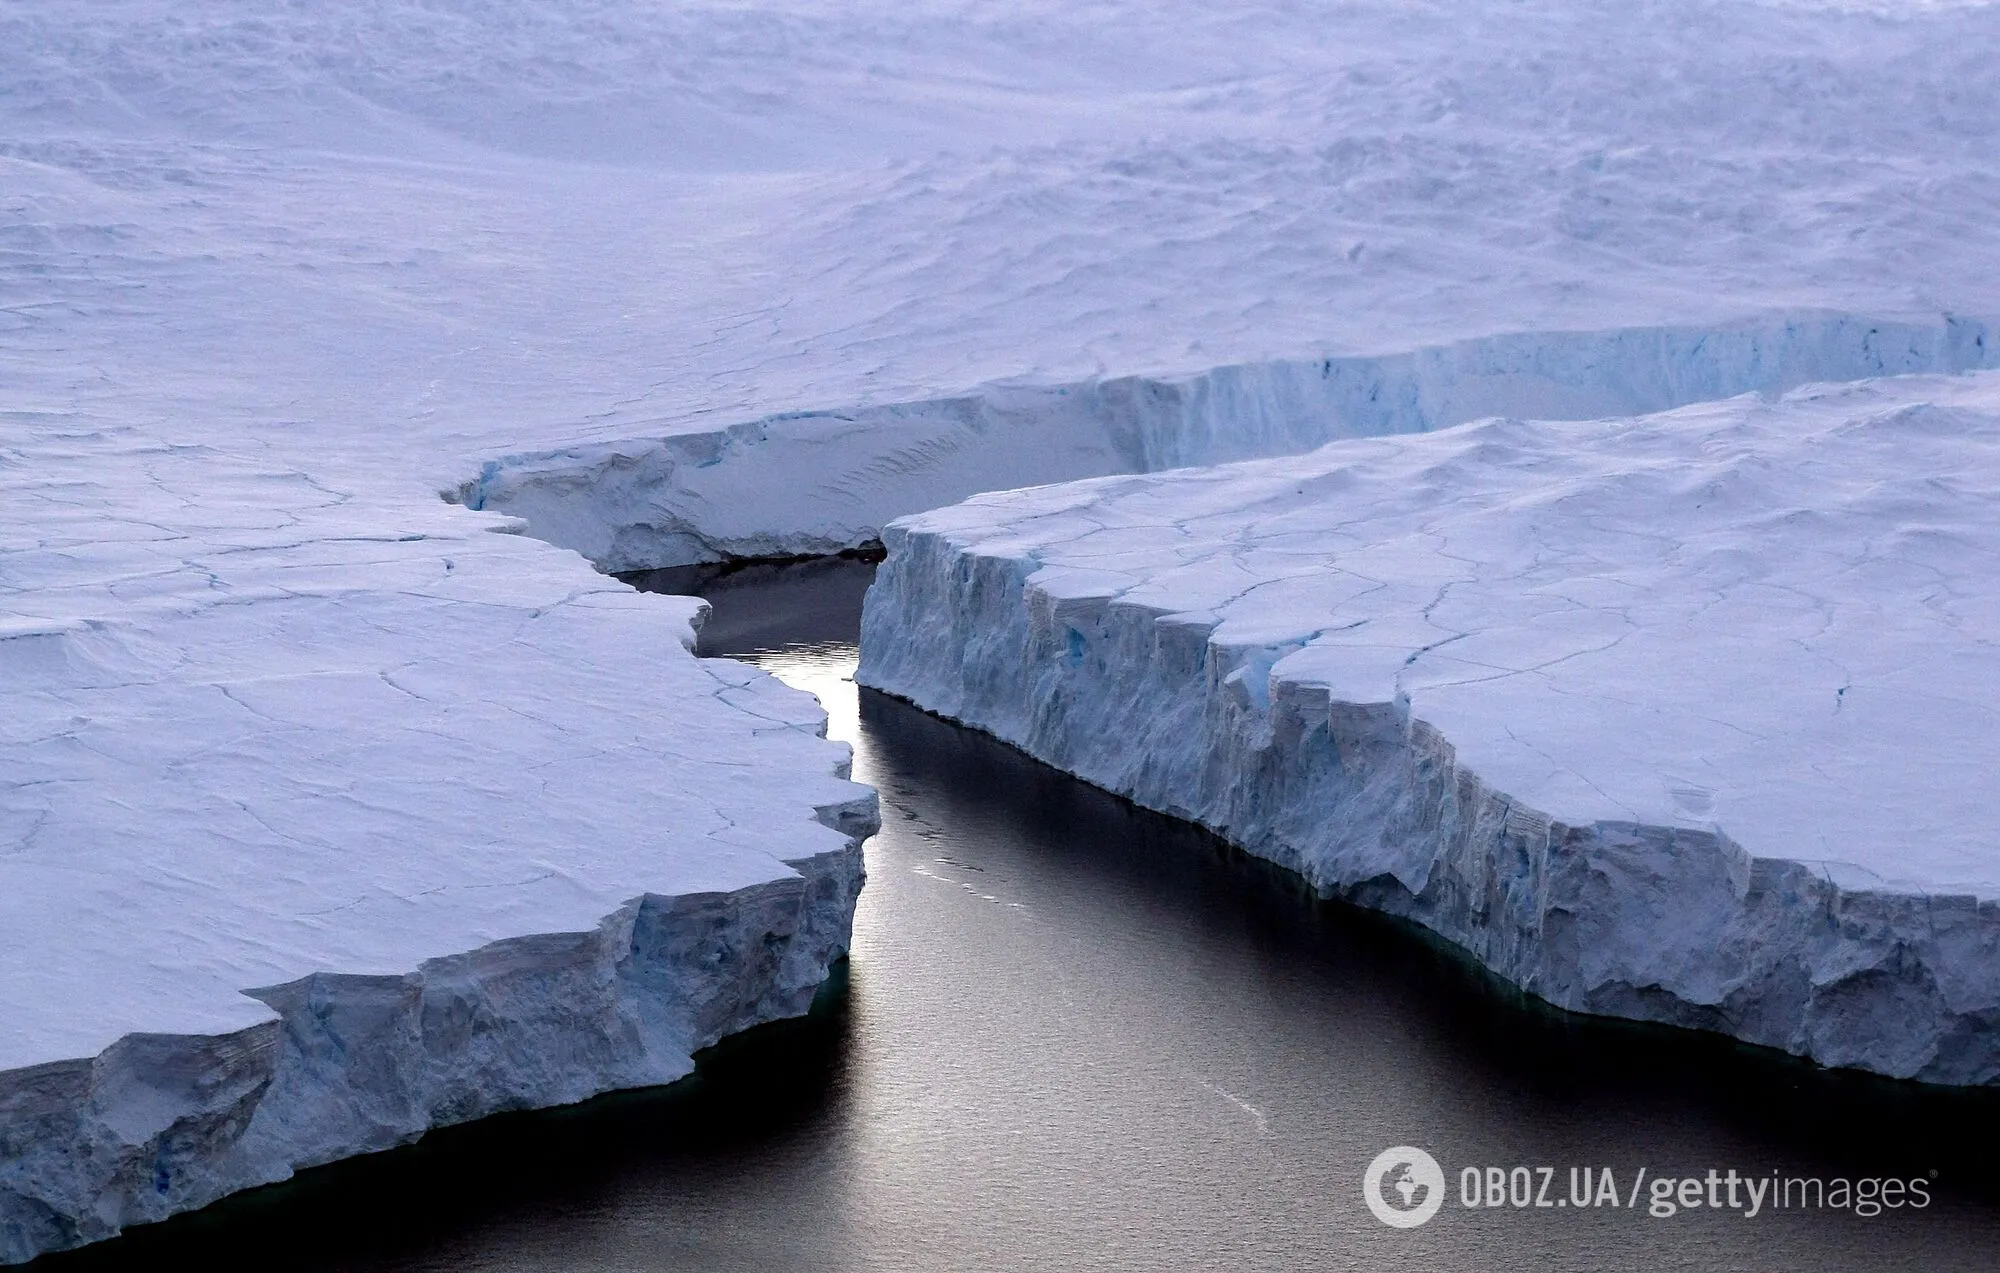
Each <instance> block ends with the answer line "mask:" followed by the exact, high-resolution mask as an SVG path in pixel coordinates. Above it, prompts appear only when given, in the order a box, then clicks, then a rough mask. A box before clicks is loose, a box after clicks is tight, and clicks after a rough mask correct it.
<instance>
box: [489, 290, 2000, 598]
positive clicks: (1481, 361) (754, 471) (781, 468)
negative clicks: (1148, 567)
mask: <svg viewBox="0 0 2000 1273" xmlns="http://www.w3.org/2000/svg"><path fill="white" fill-rule="evenodd" d="M1994 365H2000V337H1996V336H1995V334H1994V332H1993V329H1992V328H1991V327H1990V326H1989V324H1988V323H1986V322H1984V321H1981V320H1978V319H1970V318H1954V317H1949V316H1944V317H1939V318H1937V319H1934V320H1930V321H1892V320H1883V319H1871V318H1866V317H1860V316H1855V315H1847V314H1795V315H1780V316H1774V317H1771V318H1767V319H1764V320H1762V321H1758V322H1745V323H1737V324H1728V325H1724V326H1721V327H1719V328H1638V329H1628V330H1617V331H1606V332H1539V333H1525V334H1521V335H1515V336H1506V337H1494V338H1488V339H1482V340H1474V341H1466V342H1462V343H1459V344H1455V345H1449V346H1443V347H1436V348H1428V349H1420V350H1416V351H1414V352H1410V353H1403V354H1393V355H1387V356H1383V357H1373V358H1322V359H1315V360H1304V361H1281V362H1270V363H1256V364H1248V365H1243V366H1230V367H1219V368H1215V369H1213V370H1210V371H1207V372H1204V373H1201V374H1198V375H1192V376H1185V377H1176V378H1154V377H1146V376H1126V377H1119V378H1115V379H1106V380H1089V381H1080V382H1077V383H1075V384H1066V385H1056V386H1045V387H1037V386H1028V385H996V386H991V387H988V388H986V389H983V390H981V391H979V392H976V393H972V394H968V395H964V396H958V397H950V398H941V399H937V400H934V401H928V402H910V403H898V404H895V405H892V406H884V407H870V408H860V409H855V410H851V411H828V412H804V413H791V414H786V415H778V416H772V417H769V418H767V419H762V420H755V421H751V422H748V423H744V424H739V425H734V426H731V427H728V428H725V429H721V430H717V431H714V432H704V433H685V434H678V435H675V436H671V437H666V438H661V439H657V440H645V439H634V440H630V441H626V442H617V443H607V444H601V445H596V446H584V447H569V448H564V449H561V450H557V451H550V452H540V453H531V454H523V455H515V456H509V457H507V458H505V459H503V460H497V461H493V462H490V463H488V464H486V465H485V466H484V468H483V470H482V472H481V474H480V476H479V477H477V478H476V479H473V480H470V481H467V482H465V483H464V484H462V485H461V486H460V487H459V488H458V489H457V490H456V491H454V492H452V498H454V499H456V500H458V501H459V502H462V503H464V504H466V505H468V506H470V507H472V508H481V509H492V510H496V511H501V512H506V513H509V514H512V515H515V516H519V517H521V518H523V519H524V520H525V521H526V522H527V524H528V528H529V532H530V533H531V534H534V535H535V536H537V537H538V538H542V539H546V540H548V541H549V542H551V543H555V544H561V545H562V546H564V547H567V548H574V549H576V550H577V551H578V552H580V553H582V554H583V555H584V556H586V557H588V558H590V559H591V560H592V561H594V562H596V563H597V564H598V566H599V567H600V568H602V569H605V570H609V571H626V570H638V569H644V568H648V567H653V566H665V565H681V564H686V563H691V562H699V561H721V560H727V559H729V558H732V557H766V556H793V555H798V556H805V555H812V554H821V553H835V552H840V551H842V550H844V549H848V548H855V547H858V546H860V545H862V544H866V543H870V542H872V541H874V540H876V539H877V538H879V536H880V534H881V528H882V527H883V526H885V525H887V524H888V523H889V522H890V521H891V520H893V519H895V518H897V517H900V516H903V515H905V514H907V513H914V512H920V511H922V510H924V509H927V508H937V507H940V506H942V505H944V504H949V503H953V502H955V501H957V500H960V499H964V498H965V497H967V496H969V495H975V494H978V493H979V492H981V491H990V490H1005V489H1008V488H1010V487H1018V486H1033V485H1038V484H1042V483H1047V482H1057V481H1067V480H1072V479H1076V478H1083V477H1098V476H1104V475H1107V474H1113V473H1150V472H1157V471H1159V470H1161V469H1169V468H1178V467H1182V466H1185V465H1193V464H1214V463H1219V462H1223V461H1229V460H1240V459H1250V458H1255V457H1258V456H1273V455H1295V454H1298V453H1299V452H1302V451H1308V450H1311V449H1313V448H1314V447H1317V446H1320V445H1322V444H1324V443H1326V442H1329V441H1332V440H1334V439H1336V438H1352V437H1373V436H1377V435H1381V434H1391V433H1416V432H1422V431H1425V430H1429V429H1436V428H1441V427H1444V426H1447V425H1452V424H1460V423H1463V422H1465V421H1467V420H1473V419H1478V418H1480V417H1482V416H1488V415H1497V414H1518V415H1525V416H1534V417H1541V418H1553V419H1593V418H1598V417H1602V416H1605V415H1610V414H1618V413H1636V412H1642V411H1656V410H1662V409H1665V408H1668V407H1675V406H1682V405H1685V404H1688V403H1692V402H1704V401H1710V400H1713V399H1716V398H1725V397H1730V396H1733V395H1735V394H1739V393H1750V392H1757V393H1766V394H1770V393H1777V392H1781V391H1783V390H1786V389H1790V388H1793V387H1795V386H1797V385H1801V384H1805V383H1808V382H1811V381H1820V380H1861V379H1868V378H1871V377H1876V376H1885V375H1905V374H1910V373H1915V372H1927V371H1933V372H1934V371H1965V370H1969V369H1972V368H1978V367H1990V366H1994Z"/></svg>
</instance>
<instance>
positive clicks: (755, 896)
mask: <svg viewBox="0 0 2000 1273" xmlns="http://www.w3.org/2000/svg"><path fill="white" fill-rule="evenodd" d="M7 426H8V430H9V432H8V438H9V445H8V446H7V447H6V449H5V450H4V451H0V504H4V506H5V507H6V508H7V510H8V513H9V516H8V519H7V525H6V526H5V528H4V529H3V530H0V536H4V539H0V687H4V691H5V701H6V707H5V710H4V711H0V774H4V777H5V783H4V786H0V1022H4V1029H0V1259H22V1258H25V1257H27V1256H28V1255H31V1254H33V1253H34V1252H36V1251H38V1250H44V1249H50V1248H55V1247H62V1246H68V1245H73V1244H75V1243H76V1242H79V1241H87V1240H90V1239H93V1238H97V1237H102V1236H106V1235H107V1234H109V1233H112V1232H115V1231H116V1230H117V1229H118V1228H119V1227H120V1226H121V1225H125V1224H131V1223H135V1222H139V1221H143V1220H149V1219H157V1218H159V1217H161V1216H163V1215H166V1214H168V1213H170V1212H173V1211H176V1210H181V1209H184V1208H186V1207H189V1206H195V1205H200V1204H201V1203H203V1202H206V1201H208V1200H210V1199H212V1198H214V1197H216V1196H218V1195H220V1194H222V1193H225V1192H228V1191H230V1190H232V1189H238V1188H243V1187H245V1186H248V1185H253V1184H259V1183H263V1182H266V1181H269V1180H274V1179H280V1178H282V1177H284V1176H285V1175H288V1174H290V1172H291V1170H292V1169H293V1168H295V1167H298V1166H302V1165H306V1164H310V1163H314V1162H320V1161H325V1160H327V1159H330V1158H334V1157H338V1156H342V1155H344V1154H351V1153H358V1152H363V1151H366V1150H370V1149H378V1148H384V1147H386V1146H388V1145H393V1144H396V1143H398V1142H399V1141H402V1140H406V1139H409V1138H411V1137H413V1136H415V1135H417V1134H419V1133H421V1132H422V1131H423V1130H425V1129H426V1128H427V1127H429V1126H432V1125H435V1124H438V1123H445V1122H455V1121H459V1120H462V1119H465V1118H471V1117H476V1116H478V1115H480V1114H484V1113H488V1112H491V1111H494V1110H499V1109H508V1108H521V1107H526V1106H535V1105H548V1104H558V1103H563V1102H567V1101H574V1100H580V1099H582V1098H584V1097H586V1096H589V1095H592V1094H594V1093H595V1092H598V1091H601V1090H604V1089H606V1088H610V1087H617V1086H632V1085H639V1084H646V1083H659V1082H666V1081H670V1080H672V1079H675V1078H678V1077H680V1076H681V1075H683V1074H685V1073H686V1072H687V1071H688V1070H689V1068H690V1066H691V1062H690V1053H692V1052H693V1051H694V1050H696V1049H698V1048H700V1047H703V1046H705V1045H707V1044H708V1043H711V1042H713V1041H714V1040H715V1039H716V1038H717V1037H719V1036H720V1035H722V1034H725V1033H728V1032H731V1031H734V1030H738V1029H742V1028H744V1027H746V1026H748V1025H753V1024H756V1023H757V1022H759V1021H763V1020H769V1019H771V1018H773V1017H777V1016H784V1015H791V1014H795V1013H798V1012H801V1011H803V1010H804V1008H805V1006H806V1004H807V1002H808V1001H809V1000H810V999H811V997H812V995H813V993H814V991H815V989H816V987H817V986H818V985H819V983H820V981H821V980H822V979H823V977H824V975H825V972H826V969H827V965H828V963H829V962H830V961H831V960H833V959H835V958H837V957H838V956H839V955H840V954H841V953H843V952H844V950H845V948H846V942H847V935H848V926H849V923H850V920H851V917H852V911H853V904H854V897H855V892H856V889H857V888H858V886H859V882H860V853H859V848H858V844H859V841H858V836H859V835H861V834H864V833H865V832H866V831H867V830H868V829H869V827H870V826H871V825H872V819H873V816H874V815H873V809H874V798H873V793H871V792H869V791H868V790H867V789H866V788H863V787H859V786H857V785H855V784H853V783H850V782H848V781H846V780H845V775H846V771H847V752H846V749H845V747H844V746H843V745H840V744H835V743H831V742H828V741H827V740H825V738H824V737H822V733H823V728H824V716H823V714H822V713H821V712H820V711H819V709H818V707H817V705H816V704H815V703H813V701H812V700H811V699H810V698H809V697H808V696H806V695H804V694H800V693H796V692H794V691H791V690H788V689H785V688H784V687H782V686H780V685H778V683H777V682H775V681H773V680H772V679H770V678H769V677H766V676H764V675H762V674H761V673H757V672H755V671H753V670H752V669H749V668H747V667H744V666H742V665H740V664H735V663H730V662H726V661H706V660H697V659H695V658H694V657H693V656H692V654H691V653H689V650H688V646H689V645H690V644H691V642H692V637H693V629H692V626H691V621H692V620H694V619H695V618H696V617H697V613H698V610H699V608H700V603H697V602H694V601H692V600H689V601H685V602H676V601H673V600H669V599H663V598H657V597H642V596H640V595H639V594H637V593H634V592H632V591H631V590H630V589H629V588H626V587H625V586H624V585H622V584H619V583H617V582H615V581H612V580H609V579H605V578H603V577H601V576H597V575H594V574H593V573H591V572H590V570H589V569H588V568H587V567H585V566H584V565H583V563H582V562H580V561H579V560H577V559H576V558H575V557H574V556H573V555H571V554H570V553H568V552H565V551H563V550H560V549H556V548H553V547H551V546H549V545H546V544H543V543H541V542H539V541H536V540H532V539H526V538H523V537H521V536H520V535H518V534H494V533H492V532H493V531H495V530H503V529H508V526H507V523H506V522H505V520H504V519H501V518H498V517H495V516H492V515H478V514H472V513H468V512H466V511H465V510H462V509H455V508H451V507H449V506H447V505H444V504H442V503H440V502H438V501H437V500H436V499H434V498H432V497H430V496H429V494H428V493H427V492H425V491H424V490H423V489H422V488H421V487H416V486H411V485H407V484H405V483H403V482H399V481H396V480H389V481H385V480H384V479H383V478H382V477H381V475H379V474H374V473H356V472H343V471H341V470H340V469H338V468H337V467H333V466H325V465H321V466H316V467H315V468H314V469H312V470H310V471H308V470H305V469H301V468H297V467H293V466H292V465H291V464H289V463H287V462H286V461H285V460H284V459H283V458H281V457H278V456H274V455H272V454H270V453H268V452H267V451H263V450H261V449H259V448H256V447H254V446H246V447H243V448H240V449H234V450H232V449H229V448H226V447H223V446H218V445H215V444H212V443H209V442H203V441H199V440H193V438H195V437H198V433H197V432H196V431H195V430H192V429H188V430H186V431H185V432H186V433H187V434H189V435H190V440H188V441H185V442H176V441H174V440H173V437H174V435H175V434H176V433H181V432H183V430H182V429H178V428H175V427H172V426H168V427H166V428H163V429H156V430H149V431H146V432H143V433H142V432H140V431H136V430H132V429H129V428H116V427H105V426H102V425H100V424H94V423H93V422H91V421H90V420H88V419H85V418H82V417H79V416H76V415H73V414H68V413H44V414H40V415H34V414H29V413H15V414H13V415H11V416H9V417H8V419H7ZM162 435H164V436H162Z"/></svg>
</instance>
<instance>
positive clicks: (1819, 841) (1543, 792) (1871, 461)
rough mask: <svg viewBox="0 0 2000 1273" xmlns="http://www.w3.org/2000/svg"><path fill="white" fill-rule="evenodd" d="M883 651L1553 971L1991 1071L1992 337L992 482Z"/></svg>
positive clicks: (1174, 799)
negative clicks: (1618, 409)
mask: <svg viewBox="0 0 2000 1273" xmlns="http://www.w3.org/2000/svg"><path fill="white" fill-rule="evenodd" d="M887 537H888V543H889V546H890V555H889V559H888V561H887V562H886V563H885V565H884V566H883V567H882V570H881V572H880V574H879V576H878V582H877V584H876V586H875V589H874V591H873V592H872V593H871V594H870V596H869V600H868V607H867V613H866V619H865V622H864V631H863V642H862V665H861V673H860V679H861V680H862V681H863V682H864V683H866V684H869V685H873V686H877V687H879V688H883V689H887V690H889V691H891V692H894V693H897V694H901V695H904V696H907V697H909V698H911V699H913V700H915V701H916V702H917V703H919V704H921V705H923V706H925V707H927V708H930V709H932V710H935V711H938V712H941V713H943V714H945V715H948V716H951V717H955V718H957V719H960V720H964V721H967V722H969V723H971V724H974V725H977V726H979V727H981V728H984V729H987V730H990V731H992V732H994V733H996V734H998V735H999V736H1001V737H1003V738H1006V739H1008V740H1009V741H1012V742H1014V743H1016V744H1018V745H1020V746H1022V747H1024V748H1026V749H1027V750H1028V751H1030V752H1032V753H1033V754H1035V755H1037V756H1039V757H1041V758H1043V759H1045V760H1048V761H1049V762H1050V763H1053V764H1055V765H1058V766H1060V767H1062V768H1064V769H1068V770H1070V771H1072V772H1074V773H1077V774H1079V775H1081V776H1083V777H1085V778H1087V779H1089V780H1091V781H1093V782H1096V783H1099V784H1101V785H1103V786H1106V787H1108V788H1110V789H1112V790H1114V791H1118V792H1121V793H1124V794H1126V795H1129V796H1132V797H1133V798H1134V799H1136V800H1138V801H1139V802H1140V803H1142V804H1147V805H1150V806H1152V807H1155V808H1159V809H1164V810H1166V811H1169V812H1173V813H1178V814H1182V815H1184V816H1189V817H1193V818H1196V819H1199V820H1201V821H1203V822H1205V823H1207V824H1209V825H1210V826H1213V827H1215V828H1216V829H1218V830H1220V831H1221V832H1223V833H1224V834H1225V835H1227V836H1229V837H1230V838H1231V839H1233V840H1236V841H1237V842H1239V843H1241V844H1243V845H1245V846H1246V847H1248V848H1250V849H1251V850H1253V851H1254V852H1257V853H1260V854H1262V855H1265V856H1268V857H1272V858H1275V859H1277V860H1279V861H1282V862H1285V863H1287V864H1289V865H1292V866H1294V867H1296V868H1297V869H1299V870H1300V871H1302V872H1304V873H1305V874H1306V875H1307V876H1308V877H1309V878H1310V879H1311V880H1312V881H1313V882H1314V883H1315V884H1316V885H1317V886H1319V887H1320V888H1321V889H1322V890H1324V891H1327V892H1330V893H1340V894H1344V895H1347V896H1350V897H1353V898H1355V899H1357V900H1360V901H1362V902H1364V903H1366V904H1370V905H1375V906H1379V907H1383V908H1385V909H1389V910H1392V911H1395V912H1398V913H1401V914H1405V915H1409V916H1411V917H1413V918H1416V919H1418V920H1420V921H1421V922H1423V923H1425V924H1427V925H1429V926H1431V927H1432V928H1434V929H1436V930H1437V931H1439V932H1440V933H1442V934H1444V935H1445V936H1447V937H1449V938H1451V939H1452V940H1453V941H1456V942H1458V943H1460V944H1461V945H1463V946H1465V947H1467V948H1468V949H1469V950H1471V951H1472V952H1473V953H1474V954H1475V955H1476V956H1478V957H1479V958H1481V959H1482V960H1483V961H1485V962H1486V963H1487V964H1488V965H1490V966H1491V967H1493V968H1494V969H1495V970H1496V971H1498V972H1500V973H1501V974H1502V975H1504V976H1506V977H1508V978H1510V979H1512V980H1514V981H1516V982H1517V983H1519V984H1521V985H1523V986H1525V987H1527V988H1529V989H1531V990H1534V991H1535V992H1536V993H1539V994H1541V995H1543V996H1544V997H1546V998H1548V999H1550V1000H1552V1001H1554V1002H1556V1003H1558V1004H1562V1005H1565V1006H1569V1007H1575V1008H1582V1009H1586V1010H1590V1011H1597V1012H1607V1013H1612V1014H1616V1015H1625V1016H1633V1017H1640V1018H1647V1019H1656V1020H1665V1021H1672V1022H1678V1023H1681V1024H1687V1025H1696V1026H1702V1027H1705V1028H1711V1029H1718V1030H1723V1031H1727V1032H1729V1033H1733V1034H1736V1035H1738V1036H1740V1037H1743V1038H1746V1039H1750V1040H1752V1041H1755V1042H1760V1043H1766V1044H1770V1045H1773V1046H1778V1047H1783V1048H1787V1049H1790V1050H1792V1051H1794V1052H1799V1053H1804V1054H1807V1055H1811V1056H1813V1057H1816V1058H1818V1059H1820V1060H1823V1061H1827V1062H1829V1063H1833V1064H1843V1065H1853V1066H1859V1067H1863V1068H1868V1069H1874V1070H1879V1071H1881V1072H1884V1073H1888V1074H1894V1075H1903V1076H1919V1077H1924V1078H1929V1079H1936V1080H1941V1081H1947V1082H1960V1083H1983V1082H1992V1081H1995V1080H1996V1079H2000V843H1996V840H1995V832H1994V828H1995V827H1996V826H2000V792H1997V791H1996V789H1995V787H1994V785H1993V783H1992V781H1991V773H1992V769H1993V765H1994V739H1995V736H1996V734H1995V728H1996V724H2000V678H1996V677H1995V676H1994V675H1993V660H1994V657H1995V649H1996V645H1995V643H1996V641H2000V584H1996V582H1995V581H1996V579H2000V574H1996V571H1995V563H1996V561H2000V376H1996V375H1994V374H1991V373H1982V374H1976V375H1973V376H1969V377H1961V378H1951V379H1946V378H1915V377H1913V378H1906V379H1901V380H1884V381H1877V382H1874V383H1871V384H1865V385H1859V386H1851V387H1827V386H1818V387H1811V388H1808V389H1804V390H1800V391H1798V392H1796V393H1794V394H1792V395H1790V396H1788V397H1786V398H1784V399H1783V400H1781V401H1777V402H1763V401H1760V400H1757V399H1754V398H1740V399H1735V400H1730V401H1724V402H1718V403H1712V404H1707V405H1702V406H1696V407H1689V408H1685V409H1682V410H1678V411H1673V412H1668V413H1664V414H1658V415H1652V416H1644V417H1638V418H1627V419H1616V420H1605V421H1596V422H1586V423H1550V422H1523V421H1519V420H1510V419H1494V420H1487V421H1481V422H1477V423H1472V424H1468V425H1464V426H1461V427H1458V428H1455V429H1451V430H1447V431H1443V432H1438V433H1432V434H1427V435H1420V436H1415V437H1407V438H1393V439H1379V440H1366V441H1363V440H1356V441H1349V442H1342V443H1335V444H1332V445H1330V446H1327V447H1325V448H1324V449H1321V450H1318V451H1315V452H1313V453H1311V454H1309V455H1305V456H1301V457H1296V458H1291V459H1284V460H1265V461H1251V462H1245V463H1241V464H1236V465H1226V466H1220V467H1215V468H1207V469H1187V470H1181V471H1176V472H1169V473H1163V474H1158V475H1153V476H1144V477H1121V478H1102V479H1096V480H1092V481H1084V482H1076V483H1070V484H1066V485H1058V486H1049V487H1043V488H1038V489H1031V490H1022V491H1012V492H1003V493H996V494H990V495H985V496H980V497H977V498H974V499H972V500H969V501H967V502H965V503H963V504H960V505H957V506H955V507H952V508H947V509H941V510H937V511H934V512H930V513H925V514H921V515H918V516H915V517H911V518H908V519H905V520H903V521H900V522H897V523H895V524H894V525H892V526H891V527H890V529H889V531H888V536H887Z"/></svg>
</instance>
